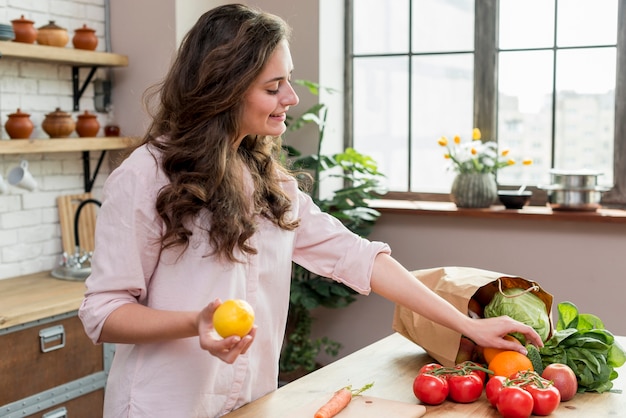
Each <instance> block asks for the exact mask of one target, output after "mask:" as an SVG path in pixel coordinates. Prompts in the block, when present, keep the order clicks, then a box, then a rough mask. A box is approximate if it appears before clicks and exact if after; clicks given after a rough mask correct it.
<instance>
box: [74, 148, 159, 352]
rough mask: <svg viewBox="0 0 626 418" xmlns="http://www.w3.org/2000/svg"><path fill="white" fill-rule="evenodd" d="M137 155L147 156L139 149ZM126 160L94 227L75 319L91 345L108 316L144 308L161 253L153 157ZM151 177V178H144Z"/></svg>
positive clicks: (115, 175) (106, 194) (107, 192)
mask: <svg viewBox="0 0 626 418" xmlns="http://www.w3.org/2000/svg"><path fill="white" fill-rule="evenodd" d="M139 152H140V153H141V152H147V151H146V150H145V149H140V150H139ZM136 157H137V156H135V155H133V156H131V157H129V159H128V160H126V161H125V162H124V163H123V164H122V165H121V166H120V167H119V168H118V169H116V170H115V171H114V172H113V173H111V175H110V176H109V177H108V178H107V181H106V182H105V185H104V188H103V201H102V207H101V208H100V210H99V211H98V217H97V221H96V236H95V240H96V242H95V250H94V254H93V258H92V263H91V269H92V270H91V275H90V276H89V277H88V278H87V280H86V282H85V284H86V287H87V290H86V292H85V298H84V300H83V302H82V304H81V306H80V309H79V312H78V316H79V317H80V319H81V321H82V322H83V326H84V328H85V331H86V333H87V335H88V336H89V338H91V340H92V341H93V342H95V343H97V342H98V341H99V338H100V333H101V331H102V327H103V325H104V322H105V321H106V319H107V318H108V316H109V315H110V314H111V313H112V312H113V311H115V310H116V309H118V308H119V307H120V306H122V305H124V304H127V303H143V302H145V298H146V289H147V287H148V284H149V281H150V277H151V276H152V273H153V271H154V268H155V266H156V265H157V262H158V258H159V251H160V243H159V237H160V235H161V222H160V220H159V219H157V215H156V211H155V209H154V199H155V193H156V192H157V190H158V187H160V186H158V185H157V184H158V182H159V176H158V173H157V169H156V165H154V166H153V167H152V169H153V171H150V170H149V168H150V167H146V165H150V164H151V163H150V161H153V159H152V158H151V157H147V156H145V155H144V156H143V158H136ZM150 172H154V173H155V176H148V175H147V174H146V173H150Z"/></svg>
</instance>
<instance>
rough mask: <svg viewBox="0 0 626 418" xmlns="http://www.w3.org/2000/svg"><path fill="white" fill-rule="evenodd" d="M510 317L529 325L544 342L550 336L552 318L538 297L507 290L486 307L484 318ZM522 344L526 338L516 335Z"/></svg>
mask: <svg viewBox="0 0 626 418" xmlns="http://www.w3.org/2000/svg"><path fill="white" fill-rule="evenodd" d="M502 315H508V316H509V317H511V318H513V319H515V320H517V321H519V322H521V323H523V324H526V325H529V326H531V327H533V328H534V330H535V331H537V334H539V336H540V337H541V340H542V341H544V342H545V341H546V340H547V339H548V337H549V336H550V331H551V326H550V317H549V315H548V311H547V308H546V305H545V303H543V301H542V300H541V299H539V297H538V296H536V295H534V294H532V293H531V292H525V291H524V289H520V288H512V289H505V290H503V291H502V292H498V293H496V294H495V295H494V296H493V298H492V299H491V302H489V303H488V304H487V306H485V313H484V316H485V317H486V318H491V317H495V316H502ZM515 337H516V338H518V339H519V340H520V341H522V343H524V342H525V338H524V336H522V335H515Z"/></svg>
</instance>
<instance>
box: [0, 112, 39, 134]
mask: <svg viewBox="0 0 626 418" xmlns="http://www.w3.org/2000/svg"><path fill="white" fill-rule="evenodd" d="M34 128H35V125H34V124H33V122H32V121H31V120H30V115H29V114H28V113H24V112H22V111H21V110H20V109H17V112H15V113H11V114H10V115H9V118H8V119H7V122H6V123H5V124H4V129H5V130H6V131H7V134H9V137H10V138H11V139H28V138H30V134H32V133H33V129H34Z"/></svg>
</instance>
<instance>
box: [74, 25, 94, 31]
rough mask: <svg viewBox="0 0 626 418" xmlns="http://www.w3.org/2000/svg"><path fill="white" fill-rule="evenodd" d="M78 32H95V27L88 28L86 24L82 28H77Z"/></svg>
mask: <svg viewBox="0 0 626 418" xmlns="http://www.w3.org/2000/svg"><path fill="white" fill-rule="evenodd" d="M75 30H76V32H95V31H96V30H95V29H91V28H88V27H87V25H86V24H84V25H83V27H82V28H78V29H75Z"/></svg>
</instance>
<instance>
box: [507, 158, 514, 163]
mask: <svg viewBox="0 0 626 418" xmlns="http://www.w3.org/2000/svg"><path fill="white" fill-rule="evenodd" d="M506 163H507V164H508V165H514V164H515V160H514V159H513V158H509V159H508V160H507V161H506Z"/></svg>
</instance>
